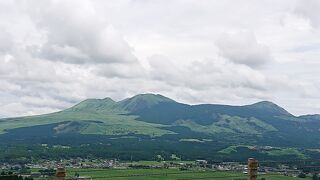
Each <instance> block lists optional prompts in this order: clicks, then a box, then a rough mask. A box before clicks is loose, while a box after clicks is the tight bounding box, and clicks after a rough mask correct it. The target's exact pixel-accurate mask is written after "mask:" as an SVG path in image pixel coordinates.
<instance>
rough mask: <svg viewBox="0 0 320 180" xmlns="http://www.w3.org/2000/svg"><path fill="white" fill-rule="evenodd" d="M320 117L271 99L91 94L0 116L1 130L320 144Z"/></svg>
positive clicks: (2, 131) (3, 131)
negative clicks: (34, 111)
mask: <svg viewBox="0 0 320 180" xmlns="http://www.w3.org/2000/svg"><path fill="white" fill-rule="evenodd" d="M317 118H318V116H300V117H295V116H293V115H292V114H290V113H289V112H287V111H286V110H285V109H283V108H281V107H280V106H278V105H276V104H274V103H272V102H268V101H262V102H258V103H255V104H251V105H245V106H229V105H217V104H200V105H188V104H182V103H178V102H176V101H174V100H172V99H169V98H167V97H164V96H162V95H154V94H140V95H136V96H134V97H131V98H128V99H125V100H122V101H119V102H116V101H113V100H112V99H110V98H105V99H88V100H85V101H82V102H80V103H79V104H77V105H75V106H73V107H71V108H68V109H66V110H63V111H60V112H56V113H51V114H46V115H39V116H29V117H20V118H11V119H3V120H0V132H1V133H6V132H8V131H9V130H12V129H16V128H26V127H35V126H39V125H50V124H55V125H53V126H52V132H54V133H56V134H69V133H72V134H96V135H109V136H110V135H111V136H114V135H117V136H118V135H123V136H124V135H146V136H150V137H162V138H166V137H169V136H170V137H171V138H172V137H174V136H175V137H190V138H192V137H193V136H194V135H195V134H196V135H197V136H199V137H209V138H216V137H222V138H224V139H225V140H228V141H229V140H230V141H235V139H238V140H239V141H246V138H247V137H251V138H252V137H256V139H254V141H253V142H256V143H266V142H268V143H280V142H281V143H283V144H285V143H289V144H290V143H298V142H295V141H301V143H305V144H307V143H313V142H314V143H318V144H319V141H318V140H319V138H318V137H320V131H319V128H320V121H316V119H317ZM39 128H40V126H39ZM34 131H37V130H36V129H34ZM40 131H41V130H40V129H39V132H40ZM35 133H36V132H35ZM293 139H294V140H293ZM299 143H300V142H299Z"/></svg>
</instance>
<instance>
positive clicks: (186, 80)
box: [0, 0, 320, 117]
mask: <svg viewBox="0 0 320 180" xmlns="http://www.w3.org/2000/svg"><path fill="white" fill-rule="evenodd" d="M319 11H320V1H319V0H281V1H279V0H236V1H235V0H108V1H104V0H90V1H87V0H73V1H72V0H52V1H50V0H21V1H20V0H19V1H18V0H0V117H15V116H25V115H36V114H43V113H50V112H55V111H59V110H62V109H65V108H68V107H70V106H73V105H74V104H76V103H78V102H80V101H82V100H84V99H87V98H105V97H111V98H112V99H114V100H121V99H124V98H127V97H130V96H133V95H136V94H140V93H155V94H162V95H164V96H167V97H169V98H172V99H174V100H176V101H179V102H182V103H189V104H199V103H213V104H230V105H245V104H252V103H255V102H258V101H262V100H268V101H272V102H274V103H276V104H278V105H280V106H282V107H284V108H285V109H287V110H288V111H289V112H291V113H293V114H294V115H302V114H316V113H320V93H319V92H320V78H319V77H320V70H319V69H320V59H319V58H320V16H319Z"/></svg>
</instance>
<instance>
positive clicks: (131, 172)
mask: <svg viewBox="0 0 320 180" xmlns="http://www.w3.org/2000/svg"><path fill="white" fill-rule="evenodd" d="M76 173H77V174H79V175H80V176H90V177H92V178H95V179H115V180H118V179H119V180H120V179H123V180H124V179H127V180H146V179H155V180H179V179H185V180H188V179H190V180H192V179H225V180H234V179H235V178H244V179H245V178H246V175H245V174H242V173H239V172H219V171H211V170H207V171H204V170H201V171H198V170H187V171H180V170H178V169H68V170H67V174H68V176H73V175H74V174H76ZM263 177H264V178H266V179H267V180H295V179H298V178H293V177H287V176H283V175H261V176H259V178H263Z"/></svg>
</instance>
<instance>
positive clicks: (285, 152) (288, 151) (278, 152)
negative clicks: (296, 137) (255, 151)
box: [263, 148, 307, 159]
mask: <svg viewBox="0 0 320 180" xmlns="http://www.w3.org/2000/svg"><path fill="white" fill-rule="evenodd" d="M263 153H266V154H268V155H269V156H296V157H298V158H299V159H307V156H306V155H305V154H303V153H301V152H300V151H299V150H297V149H296V148H283V149H273V150H268V151H263Z"/></svg>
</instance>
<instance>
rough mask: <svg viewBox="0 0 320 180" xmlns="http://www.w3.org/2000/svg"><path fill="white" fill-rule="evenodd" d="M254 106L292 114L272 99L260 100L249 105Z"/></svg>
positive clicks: (278, 112) (277, 112) (273, 111)
mask: <svg viewBox="0 0 320 180" xmlns="http://www.w3.org/2000/svg"><path fill="white" fill-rule="evenodd" d="M249 106H251V107H252V108H255V109H261V110H265V111H269V112H272V113H276V114H283V115H290V116H291V114H290V113H289V112H288V111H286V110H285V109H284V108H282V107H280V106H279V105H277V104H275V103H273V102H271V101H260V102H257V103H254V104H251V105H249Z"/></svg>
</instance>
